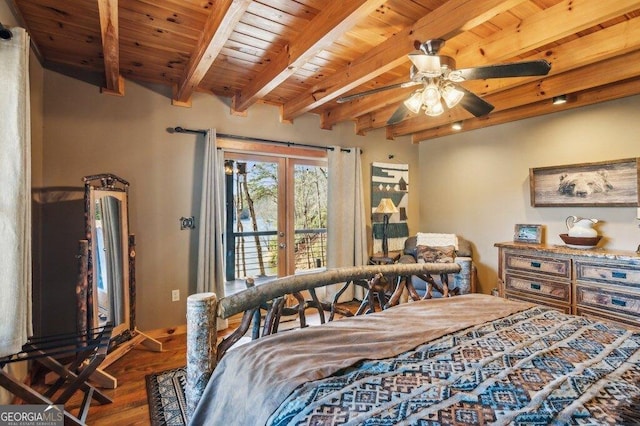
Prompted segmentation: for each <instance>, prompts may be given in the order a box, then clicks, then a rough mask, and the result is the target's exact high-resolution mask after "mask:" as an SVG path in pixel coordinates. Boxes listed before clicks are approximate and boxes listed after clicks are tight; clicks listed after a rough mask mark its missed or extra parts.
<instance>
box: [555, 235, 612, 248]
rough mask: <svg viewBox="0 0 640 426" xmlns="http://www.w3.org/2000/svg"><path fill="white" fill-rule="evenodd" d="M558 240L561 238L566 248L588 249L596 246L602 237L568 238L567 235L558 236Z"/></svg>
mask: <svg viewBox="0 0 640 426" xmlns="http://www.w3.org/2000/svg"><path fill="white" fill-rule="evenodd" d="M560 238H562V241H564V243H565V244H566V245H567V247H571V248H579V249H588V248H594V247H595V246H597V245H598V243H599V242H600V239H601V238H602V235H598V236H597V237H570V236H569V234H560Z"/></svg>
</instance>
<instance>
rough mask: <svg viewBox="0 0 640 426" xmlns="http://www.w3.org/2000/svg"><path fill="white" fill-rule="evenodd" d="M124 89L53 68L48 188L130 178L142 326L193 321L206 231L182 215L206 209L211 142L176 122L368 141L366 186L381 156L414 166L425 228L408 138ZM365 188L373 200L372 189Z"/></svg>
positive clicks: (414, 220) (265, 109) (332, 141)
mask: <svg viewBox="0 0 640 426" xmlns="http://www.w3.org/2000/svg"><path fill="white" fill-rule="evenodd" d="M125 90H126V94H125V96H124V97H114V96H109V95H101V94H100V93H99V89H98V88H97V87H95V86H92V85H89V84H86V83H84V82H81V81H79V80H74V79H71V78H68V77H65V76H62V75H60V74H58V73H55V72H52V71H46V72H45V90H44V93H45V101H44V111H45V122H44V134H45V151H44V185H45V187H60V186H78V187H79V186H81V185H82V182H81V178H82V177H83V176H85V175H90V174H96V173H106V172H109V173H114V174H116V175H119V176H121V177H123V178H124V179H126V180H128V181H129V182H130V183H131V188H130V209H129V215H130V223H131V232H133V233H134V234H136V240H137V257H136V262H137V265H136V267H137V271H136V278H137V284H138V293H137V297H138V306H137V307H138V325H139V328H140V329H142V330H149V329H157V328H161V327H167V326H173V325H179V324H184V323H185V313H186V309H185V300H186V296H187V294H189V293H192V292H194V291H195V279H196V277H195V262H196V250H197V233H196V232H193V231H181V230H180V228H179V222H178V219H179V218H180V217H182V216H191V215H194V216H196V217H197V216H198V214H199V198H200V195H199V194H200V185H199V183H198V181H199V173H200V167H201V166H200V164H201V152H202V149H203V140H202V139H201V138H199V137H197V136H194V135H183V134H169V133H167V132H166V128H167V127H174V126H178V125H179V126H183V127H187V128H196V129H206V128H208V127H215V128H216V129H217V130H218V132H220V133H227V134H237V135H244V136H255V137H261V138H268V139H276V140H285V141H293V142H300V143H307V144H316V145H322V146H327V145H339V146H344V147H347V146H359V147H362V149H363V151H364V153H363V155H362V164H363V168H364V174H365V177H364V179H365V182H369V180H370V164H371V162H373V161H391V162H398V163H408V164H409V167H410V169H409V170H410V173H411V176H410V177H409V180H410V182H409V183H410V188H411V194H415V195H411V196H413V197H416V198H413V200H414V202H413V203H412V204H411V205H410V206H409V212H408V215H409V228H410V231H411V232H415V230H417V228H418V225H417V224H418V204H417V202H416V200H417V195H418V193H419V186H418V185H417V184H418V182H419V179H418V161H417V160H418V147H417V145H412V144H411V143H410V142H409V140H408V139H404V140H400V141H387V140H386V139H385V138H384V133H383V132H374V133H373V134H372V135H368V136H366V137H362V136H357V135H355V134H354V131H353V125H352V124H351V123H343V124H340V125H338V126H336V127H335V129H334V130H333V131H326V130H321V129H320V125H319V118H318V117H317V116H315V115H305V116H303V117H300V118H298V119H296V120H295V122H294V123H293V124H281V123H279V119H278V112H279V111H278V109H277V108H275V107H272V106H265V105H256V106H253V107H252V108H250V109H249V111H248V117H237V116H232V115H230V113H229V107H228V100H226V99H220V98H217V97H214V96H211V95H205V94H196V95H195V97H194V101H193V105H192V107H191V108H181V107H175V106H171V104H170V99H169V94H168V92H167V90H166V89H164V88H160V87H153V86H148V87H147V86H143V85H139V84H136V83H133V82H130V81H127V83H126V88H125ZM389 155H393V156H394V158H393V160H389V159H388V156H389ZM365 191H366V195H367V200H366V202H367V203H369V188H367V187H365ZM78 221H82V218H81V217H80V218H78ZM71 238H75V237H71ZM78 238H81V237H78ZM45 244H47V242H45ZM67 251H69V252H67V253H62V259H61V260H60V262H62V263H66V264H71V265H75V263H73V262H75V258H74V255H75V253H73V250H67ZM60 285H64V283H60ZM172 289H179V290H180V294H181V296H182V299H181V301H180V302H175V303H172V302H171V290H172Z"/></svg>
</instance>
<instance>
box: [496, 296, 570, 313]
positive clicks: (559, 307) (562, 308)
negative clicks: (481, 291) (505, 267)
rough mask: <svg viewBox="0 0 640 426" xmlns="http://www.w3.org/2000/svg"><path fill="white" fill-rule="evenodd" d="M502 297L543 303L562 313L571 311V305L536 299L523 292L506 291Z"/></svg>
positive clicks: (538, 303)
mask: <svg viewBox="0 0 640 426" xmlns="http://www.w3.org/2000/svg"><path fill="white" fill-rule="evenodd" d="M504 298H505V299H508V300H517V301H518V302H529V303H535V304H537V305H544V306H546V307H548V308H552V309H555V310H556V311H560V312H562V313H563V314H570V313H571V306H567V305H558V304H555V303H549V301H548V300H540V299H536V298H535V297H528V296H526V295H523V294H514V293H509V292H507V293H506V294H505V296H504Z"/></svg>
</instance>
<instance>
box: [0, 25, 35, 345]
mask: <svg viewBox="0 0 640 426" xmlns="http://www.w3.org/2000/svg"><path fill="white" fill-rule="evenodd" d="M11 31H12V32H13V38H12V39H11V40H0V76H2V77H1V78H0V99H2V102H0V115H1V116H2V119H1V120H0V182H2V186H3V189H2V191H1V192H0V253H2V255H1V256H0V271H1V272H0V356H5V355H11V354H14V353H16V352H18V351H20V349H21V347H22V345H23V344H24V343H25V342H26V341H27V337H28V336H29V335H31V334H32V324H31V130H30V129H31V122H30V111H29V110H30V102H29V36H28V34H27V32H26V31H25V30H24V29H22V28H12V29H11Z"/></svg>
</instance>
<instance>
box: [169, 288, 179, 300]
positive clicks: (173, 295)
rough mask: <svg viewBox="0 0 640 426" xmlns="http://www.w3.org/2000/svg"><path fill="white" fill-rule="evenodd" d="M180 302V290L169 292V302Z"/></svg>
mask: <svg viewBox="0 0 640 426" xmlns="http://www.w3.org/2000/svg"><path fill="white" fill-rule="evenodd" d="M178 300H180V290H171V301H172V302H177V301H178Z"/></svg>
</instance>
